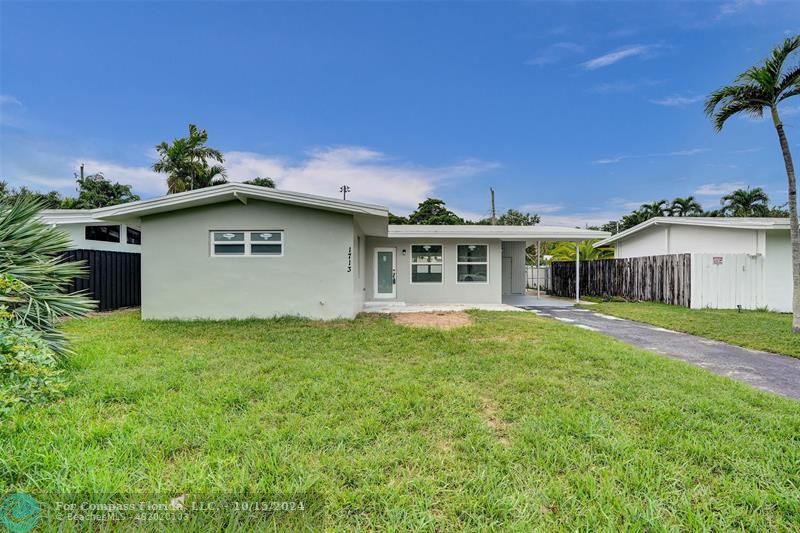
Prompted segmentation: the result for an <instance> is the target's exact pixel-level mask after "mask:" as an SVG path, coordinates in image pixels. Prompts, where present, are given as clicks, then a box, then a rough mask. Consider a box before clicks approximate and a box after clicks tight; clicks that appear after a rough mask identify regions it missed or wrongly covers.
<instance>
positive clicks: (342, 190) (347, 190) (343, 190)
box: [339, 185, 350, 200]
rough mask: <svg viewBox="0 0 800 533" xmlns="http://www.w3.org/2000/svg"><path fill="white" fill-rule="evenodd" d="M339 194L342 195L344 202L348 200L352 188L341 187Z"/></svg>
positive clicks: (347, 186)
mask: <svg viewBox="0 0 800 533" xmlns="http://www.w3.org/2000/svg"><path fill="white" fill-rule="evenodd" d="M339 192H340V193H342V200H347V193H349V192H350V186H349V185H342V186H341V187H339Z"/></svg>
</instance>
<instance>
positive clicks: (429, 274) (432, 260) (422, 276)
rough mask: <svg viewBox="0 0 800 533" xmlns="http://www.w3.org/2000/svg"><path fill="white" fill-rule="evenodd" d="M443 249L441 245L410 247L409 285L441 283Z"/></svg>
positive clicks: (442, 275)
mask: <svg viewBox="0 0 800 533" xmlns="http://www.w3.org/2000/svg"><path fill="white" fill-rule="evenodd" d="M443 279H444V247H443V246H442V245H441V244H412V245H411V283H442V281H443Z"/></svg>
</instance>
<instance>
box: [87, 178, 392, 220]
mask: <svg viewBox="0 0 800 533" xmlns="http://www.w3.org/2000/svg"><path fill="white" fill-rule="evenodd" d="M247 199H254V200H268V201H272V202H277V203H284V204H291V205H299V206H304V207H312V208H315V209H322V210H325V211H334V212H338V213H352V214H355V215H373V216H379V217H388V216H389V212H388V210H387V209H386V208H385V207H382V206H379V205H372V204H362V203H359V202H351V201H349V200H347V201H346V200H338V199H335V198H327V197H324V196H314V195H311V194H304V193H299V192H290V191H280V190H276V189H270V188H267V187H260V186H258V185H246V184H244V183H227V184H225V185H217V186H214V187H206V188H203V189H197V190H194V191H187V192H182V193H176V194H168V195H166V196H161V197H158V198H153V199H150V200H140V201H138V202H130V203H127V204H123V205H119V206H113V207H106V208H103V209H102V210H98V211H102V212H98V213H96V214H97V216H101V217H102V218H103V219H107V220H114V219H118V218H130V217H142V216H147V215H153V214H157V213H165V212H168V211H176V210H179V209H187V208H190V207H197V206H201V205H209V204H214V203H219V202H225V201H229V200H240V201H242V202H243V203H244V202H246V201H247Z"/></svg>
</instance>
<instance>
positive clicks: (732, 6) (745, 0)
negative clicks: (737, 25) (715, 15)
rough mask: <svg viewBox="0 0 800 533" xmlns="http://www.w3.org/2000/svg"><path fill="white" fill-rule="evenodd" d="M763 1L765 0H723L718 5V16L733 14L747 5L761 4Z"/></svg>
mask: <svg viewBox="0 0 800 533" xmlns="http://www.w3.org/2000/svg"><path fill="white" fill-rule="evenodd" d="M765 3H766V0H733V1H732V2H725V3H724V4H722V5H721V6H720V7H719V16H720V17H725V16H728V15H734V14H736V13H738V12H740V11H742V10H743V9H745V8H747V7H749V6H762V5H764V4H765Z"/></svg>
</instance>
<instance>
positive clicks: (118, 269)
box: [63, 250, 142, 311]
mask: <svg viewBox="0 0 800 533" xmlns="http://www.w3.org/2000/svg"><path fill="white" fill-rule="evenodd" d="M63 256H64V258H65V259H66V260H67V261H81V260H83V261H86V266H87V269H88V271H89V272H88V276H87V277H86V278H78V279H75V280H73V281H72V284H71V285H70V286H68V287H67V290H68V291H69V292H74V291H82V290H86V291H88V292H89V296H90V297H91V298H92V299H93V300H97V310H98V311H111V310H113V309H120V308H122V307H137V306H139V305H141V302H142V283H141V278H142V273H141V256H140V255H139V254H134V253H128V252H109V251H105V250H68V251H67V252H65V253H64V255H63Z"/></svg>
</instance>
